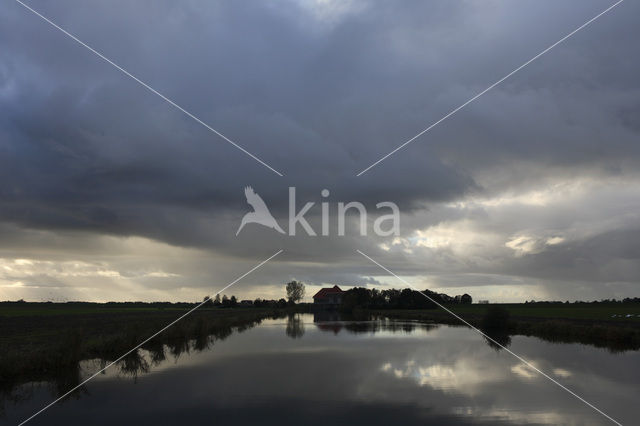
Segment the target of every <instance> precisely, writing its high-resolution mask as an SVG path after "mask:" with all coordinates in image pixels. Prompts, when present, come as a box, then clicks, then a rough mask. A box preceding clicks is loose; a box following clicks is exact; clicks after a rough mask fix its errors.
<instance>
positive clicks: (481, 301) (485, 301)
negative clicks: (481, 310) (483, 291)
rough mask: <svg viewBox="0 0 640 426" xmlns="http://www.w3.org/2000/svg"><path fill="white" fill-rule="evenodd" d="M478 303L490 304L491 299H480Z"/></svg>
mask: <svg viewBox="0 0 640 426" xmlns="http://www.w3.org/2000/svg"><path fill="white" fill-rule="evenodd" d="M478 304H480V305H488V304H489V301H488V300H478Z"/></svg>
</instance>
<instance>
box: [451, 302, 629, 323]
mask: <svg viewBox="0 0 640 426" xmlns="http://www.w3.org/2000/svg"><path fill="white" fill-rule="evenodd" d="M499 305H500V306H502V307H504V308H505V309H507V310H508V311H509V313H510V314H511V316H512V317H522V318H544V319H570V320H571V319H575V320H593V321H617V322H631V321H633V322H640V317H638V316H637V315H640V305H637V304H621V303H611V304H609V303H599V304H537V303H531V304H524V303H503V304H499ZM489 306H491V305H478V304H475V305H451V306H447V307H448V308H449V309H451V310H452V311H453V312H455V313H457V314H459V315H460V316H462V317H463V318H464V314H471V315H484V313H485V312H486V310H487V309H488V307H489ZM626 314H633V315H634V317H633V318H620V317H616V318H612V315H626Z"/></svg>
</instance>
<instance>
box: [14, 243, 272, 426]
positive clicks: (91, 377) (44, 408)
mask: <svg viewBox="0 0 640 426" xmlns="http://www.w3.org/2000/svg"><path fill="white" fill-rule="evenodd" d="M282 252H283V250H278V251H277V252H276V253H275V254H273V255H271V257H269V258H268V259H265V260H263V261H262V262H260V263H258V264H257V265H256V266H254V267H253V268H251V269H249V270H248V271H247V272H245V273H244V274H242V275H240V276H239V277H238V278H236V279H235V280H233V281H231V282H230V283H229V284H227V285H226V286H225V287H223V288H221V289H220V290H218V292H217V293H216V294H214V296H216V295H218V294H220V293H222V292H223V291H225V290H226V289H228V288H229V287H231V286H232V285H234V284H235V283H237V282H238V281H240V280H241V279H243V278H244V277H246V276H247V275H249V274H250V273H252V272H253V271H255V270H256V269H258V268H259V267H261V266H262V265H264V264H265V263H267V262H268V261H270V260H271V259H273V258H274V257H276V256H277V255H279V254H280V253H282ZM209 300H211V296H207V297H205V298H204V300H203V301H202V302H201V303H200V304H198V305H197V306H196V307H195V308H193V309H191V310H189V311H188V312H187V313H185V314H184V315H182V316H180V317H179V318H177V319H175V320H173V321H171V322H170V323H169V324H167V325H166V326H164V327H163V328H162V329H161V330H159V331H158V332H156V333H154V334H153V335H151V336H149V337H148V338H146V339H145V340H143V341H142V342H140V343H138V344H137V345H136V346H135V347H133V348H131V350H129V351H128V352H126V353H125V354H123V355H122V356H120V357H119V358H117V359H116V360H115V361H112V362H110V363H109V364H107V365H106V366H105V367H104V368H102V369H101V370H99V371H97V372H96V373H95V374H93V375H91V376H89V377H88V378H87V379H85V380H84V381H82V382H81V383H80V384H79V385H77V386H75V387H74V388H72V389H71V390H69V391H68V392H67V393H65V394H64V395H62V396H60V397H59V398H57V399H56V400H54V401H52V402H51V403H49V404H48V405H46V406H44V407H43V408H41V409H40V410H39V411H38V412H36V413H34V414H33V415H31V417H29V418H27V419H25V420H23V421H22V422H21V423H20V424H18V426H22V425H23V424H25V423H27V422H28V421H30V420H32V419H33V418H34V417H36V416H37V415H39V414H41V413H42V412H44V411H45V410H47V409H49V408H51V407H52V406H53V405H55V404H56V403H58V402H60V401H61V400H63V399H64V398H66V397H67V396H68V395H70V394H71V393H72V392H74V391H75V390H77V389H78V388H80V387H82V386H84V385H85V384H86V383H87V382H88V381H90V380H92V379H93V378H95V377H96V376H98V375H99V374H101V373H102V372H103V371H105V370H106V369H108V368H109V367H111V366H112V365H114V364H116V363H117V362H119V361H121V360H122V359H123V358H124V357H126V356H127V355H129V354H131V353H132V352H134V351H137V350H138V348H140V346H142V345H144V344H145V343H147V342H148V341H150V340H151V339H153V338H154V337H156V336H157V335H158V334H160V333H162V332H163V331H165V330H166V329H168V328H169V327H171V326H172V325H174V324H175V323H177V322H178V321H180V320H182V319H183V318H185V317H186V316H188V315H190V314H191V313H193V312H194V311H195V310H196V309H198V308H200V307H201V306H202V305H204V304H205V303H207V302H208V301H209Z"/></svg>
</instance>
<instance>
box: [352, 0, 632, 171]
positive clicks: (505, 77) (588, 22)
mask: <svg viewBox="0 0 640 426" xmlns="http://www.w3.org/2000/svg"><path fill="white" fill-rule="evenodd" d="M623 1H624V0H618V1H617V2H616V3H614V4H612V5H611V6H609V7H608V8H606V9H605V10H603V11H602V12H600V13H599V14H597V15H596V16H594V17H593V18H591V19H589V20H588V21H587V22H585V23H584V24H582V25H580V26H579V27H578V28H576V29H575V30H573V31H571V32H570V33H569V34H567V35H566V36H564V37H562V38H561V39H560V40H558V41H556V42H555V43H553V44H552V45H551V46H549V47H547V48H546V49H544V50H543V51H542V52H540V53H538V54H537V55H536V56H534V57H533V58H531V59H529V60H528V61H527V62H525V63H524V64H522V65H520V66H519V67H518V68H516V69H515V70H513V71H511V72H510V73H509V74H507V75H505V76H504V77H502V78H501V79H500V80H498V81H496V82H495V83H493V84H492V85H491V86H489V87H487V88H486V89H484V90H483V91H482V92H480V93H478V94H477V95H475V96H474V97H472V98H471V99H469V100H468V101H466V102H465V103H463V104H462V105H460V106H459V107H457V108H455V109H453V110H451V111H450V112H449V113H447V114H446V115H445V116H444V117H442V118H441V119H439V120H438V121H436V122H435V123H433V124H432V125H430V126H429V127H427V128H426V129H424V130H423V131H421V132H420V133H418V134H417V135H415V136H414V137H412V138H411V139H409V140H408V141H406V142H404V143H403V144H401V145H399V146H398V147H397V148H395V149H394V150H393V151H391V152H389V153H388V154H387V155H385V156H383V157H382V158H380V159H379V160H378V161H376V162H375V163H373V164H371V165H370V166H369V167H367V168H366V169H364V170H362V171H361V172H360V173H358V174H357V175H356V176H361V175H363V174H364V173H366V172H367V171H369V170H370V169H372V168H373V167H375V166H377V165H378V164H380V163H381V162H382V161H384V160H386V159H387V158H389V157H390V156H392V155H393V154H395V153H396V152H398V151H400V150H401V149H402V148H404V147H405V146H407V145H409V144H410V143H411V142H413V141H414V140H416V139H418V138H419V137H420V136H422V135H424V134H425V133H427V132H428V131H429V130H431V129H433V128H434V127H436V126H437V125H438V124H440V123H442V122H443V121H444V120H446V119H447V118H449V117H451V116H452V115H453V114H455V113H456V112H458V111H460V110H461V109H462V108H464V107H466V106H467V105H469V104H470V103H471V102H473V101H475V100H476V99H478V98H479V97H480V96H482V95H484V94H485V93H487V92H488V91H489V90H491V89H493V88H494V87H496V86H497V85H499V84H500V83H502V82H503V81H505V80H506V79H508V78H509V77H511V76H512V75H514V74H515V73H517V72H518V71H520V70H521V69H522V68H524V67H526V66H527V65H529V64H530V63H531V62H533V61H535V60H536V59H538V58H539V57H541V56H542V55H544V54H545V53H547V52H549V51H550V50H551V49H553V48H554V47H556V46H557V45H559V44H560V43H562V42H563V41H565V40H566V39H568V38H569V37H571V36H572V35H574V34H575V33H577V32H578V31H580V30H582V29H583V28H584V27H586V26H587V25H589V24H591V23H592V22H593V21H595V20H596V19H598V18H600V17H601V16H602V15H604V14H605V13H607V12H609V11H610V10H611V9H613V8H614V7H616V6H617V5H619V4H620V3H622V2H623Z"/></svg>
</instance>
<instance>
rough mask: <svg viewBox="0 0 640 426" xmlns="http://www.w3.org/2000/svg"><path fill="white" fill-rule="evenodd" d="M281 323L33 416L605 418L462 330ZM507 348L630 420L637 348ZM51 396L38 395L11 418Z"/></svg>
mask: <svg viewBox="0 0 640 426" xmlns="http://www.w3.org/2000/svg"><path fill="white" fill-rule="evenodd" d="M285 328H286V320H277V321H266V322H265V324H263V325H261V326H258V327H256V328H253V329H250V330H247V331H245V332H243V333H236V334H233V335H231V336H229V337H228V338H226V339H225V340H224V341H218V342H215V343H214V345H213V346H212V349H211V350H206V351H203V352H192V353H190V354H183V355H182V356H181V357H180V358H179V359H178V360H177V361H176V360H175V359H173V358H171V357H169V358H168V359H167V361H165V362H164V363H163V364H161V366H160V367H155V368H153V372H152V374H147V375H142V376H140V377H138V379H137V381H136V384H135V385H134V384H132V381H131V380H130V379H127V378H123V377H119V378H114V377H113V376H112V375H107V376H105V377H104V378H102V379H100V380H97V381H95V382H93V383H91V384H90V385H89V386H88V390H89V394H90V395H89V396H84V397H82V398H81V399H79V400H72V401H68V402H65V403H64V404H60V405H57V406H55V407H54V408H52V409H51V410H49V411H48V412H47V413H46V414H44V415H43V416H42V420H41V424H59V423H68V422H69V421H71V420H72V419H73V420H74V421H82V422H89V423H92V424H113V423H115V422H122V421H126V422H127V423H135V422H138V423H145V422H149V421H150V419H151V420H153V422H155V423H157V424H175V423H176V422H178V421H179V422H181V423H184V422H196V423H197V422H203V421H210V420H213V419H219V420H220V421H222V422H231V423H234V424H242V423H252V422H255V421H259V422H260V423H261V424H282V423H283V422H284V423H296V424H300V423H304V424H322V423H330V424H353V423H356V422H366V423H369V424H388V423H389V422H397V423H403V424H424V423H425V422H426V423H429V422H431V423H433V424H461V423H462V424H465V423H477V422H481V423H490V424H493V423H495V422H497V421H504V422H506V423H514V424H522V423H536V424H606V422H604V420H605V419H604V418H603V417H601V416H600V415H599V414H598V413H596V412H595V411H593V410H592V409H590V408H588V407H587V406H585V405H584V404H583V403H581V402H580V401H578V400H577V399H575V398H574V397H572V396H571V395H569V394H568V393H566V392H565V391H563V390H562V389H560V388H558V387H557V386H556V385H554V384H552V383H550V382H549V381H548V380H546V379H544V378H541V377H539V376H537V375H535V374H533V373H532V372H531V371H530V370H529V369H528V368H527V367H525V366H523V365H522V364H521V363H520V362H518V361H517V360H516V359H515V358H513V357H512V356H511V355H509V354H507V353H505V352H504V351H500V352H496V351H495V350H494V349H492V348H490V347H489V346H487V345H486V344H485V343H484V341H483V340H482V339H481V338H480V337H479V336H477V335H476V334H475V333H474V332H473V331H470V330H467V329H464V328H456V327H447V326H441V327H439V328H437V329H433V330H431V331H429V332H427V331H425V330H417V331H416V332H415V333H407V332H403V331H399V332H397V333H396V334H394V335H393V337H390V336H389V333H391V332H390V331H388V330H386V331H383V332H381V333H375V334H372V333H371V332H363V333H357V334H355V333H351V332H348V331H346V330H344V329H343V330H341V331H340V332H339V333H338V334H334V333H332V332H324V331H322V330H320V329H318V328H317V327H314V326H313V323H311V321H310V319H309V318H305V333H304V335H303V336H302V337H301V338H296V339H290V338H288V337H287V335H286V334H285ZM425 333H427V334H426V335H428V338H425V337H426V336H425ZM511 349H512V350H514V352H516V353H519V354H521V355H523V356H524V357H526V358H527V359H529V360H531V361H532V362H533V363H534V364H535V365H536V366H537V367H538V368H541V369H542V370H543V371H546V372H549V373H550V374H552V375H553V377H554V378H555V379H557V380H559V381H560V382H561V383H563V384H565V385H566V386H568V387H569V388H570V389H572V390H574V391H576V392H577V393H578V394H579V395H581V396H583V397H584V398H585V399H587V400H588V401H590V402H592V403H594V404H595V405H596V406H598V407H599V408H600V409H602V410H603V411H605V412H607V413H608V414H610V415H612V416H613V417H614V418H616V419H617V420H619V421H621V422H622V423H625V424H627V423H632V422H631V419H633V418H634V417H633V416H634V411H635V401H637V399H638V391H639V386H638V384H637V383H636V380H635V378H637V376H638V360H639V358H640V355H639V354H638V353H637V352H635V353H626V354H610V353H608V352H607V351H605V350H601V349H596V348H591V347H585V346H580V345H564V344H550V343H545V342H541V341H539V340H537V339H534V338H524V337H516V338H514V339H513V343H512V346H511ZM47 398H48V396H47V395H45V394H44V393H40V394H38V395H37V397H36V401H33V403H29V404H24V405H21V406H19V407H17V408H16V409H15V410H14V412H11V413H10V417H11V419H13V418H14V417H13V416H15V418H16V419H17V418H19V417H21V415H26V414H27V413H28V412H29V411H34V410H35V408H36V407H37V405H38V404H39V403H44V402H45V401H46V400H47ZM36 402H38V403H36ZM125 407H126V408H125ZM98 412H99V413H100V415H99V416H96V413H98ZM34 424H38V423H37V422H34Z"/></svg>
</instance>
